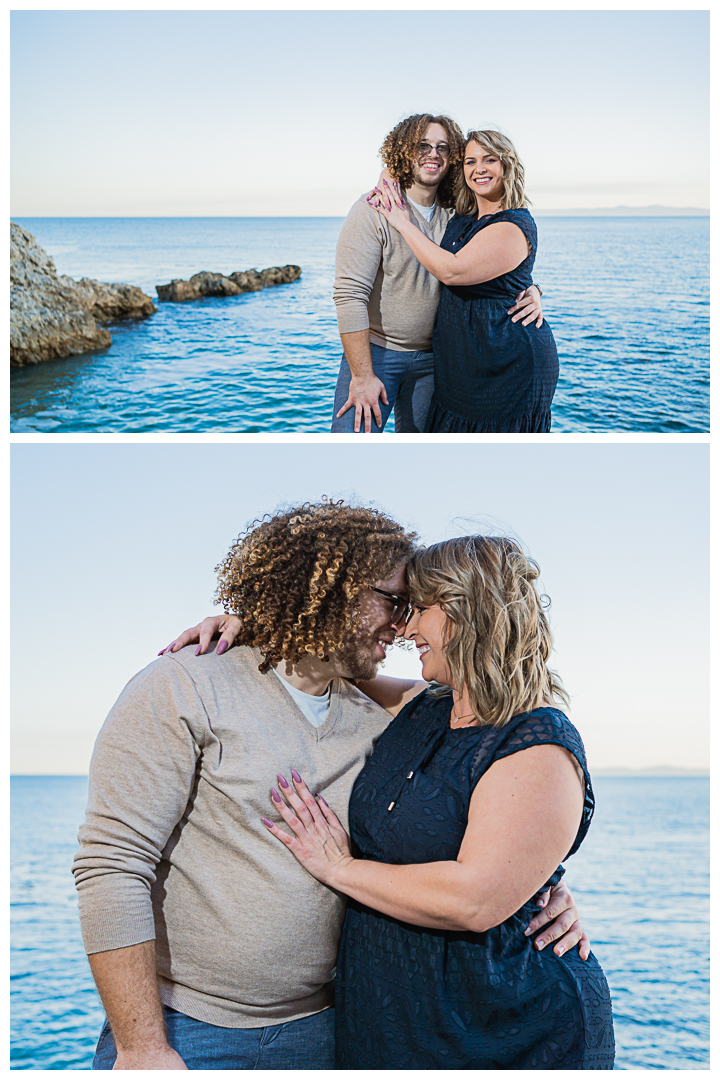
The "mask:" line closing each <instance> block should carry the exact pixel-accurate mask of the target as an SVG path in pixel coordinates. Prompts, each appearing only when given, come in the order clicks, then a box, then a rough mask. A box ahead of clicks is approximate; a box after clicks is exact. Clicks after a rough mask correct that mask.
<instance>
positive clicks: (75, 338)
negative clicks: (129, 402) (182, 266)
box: [10, 222, 157, 366]
mask: <svg viewBox="0 0 720 1080" xmlns="http://www.w3.org/2000/svg"><path fill="white" fill-rule="evenodd" d="M154 311H157V308H156V307H155V305H154V304H153V302H152V300H151V299H150V297H149V296H146V295H145V293H143V292H141V290H140V289H138V288H136V287H135V286H134V285H108V284H105V283H104V282H101V281H93V280H92V279H90V278H82V280H81V281H74V280H73V279H72V278H69V277H65V276H59V275H58V273H57V271H56V270H55V263H54V262H53V260H52V259H51V257H50V256H49V255H48V254H47V252H45V251H43V249H42V248H41V247H40V245H39V244H38V243H37V242H36V241H35V237H34V236H32V235H31V234H30V233H29V232H27V230H25V229H23V228H22V226H20V225H17V224H15V222H11V223H10V363H11V364H13V365H15V366H22V365H24V364H38V363H40V362H41V361H42V360H54V359H56V358H58V357H63V356H75V355H77V354H78V353H84V352H91V351H93V350H95V349H107V348H108V346H109V345H111V344H112V338H111V337H110V334H109V333H108V331H107V330H105V329H103V328H102V326H99V325H98V323H105V322H112V321H115V320H117V319H139V318H142V317H144V316H146V315H152V313H153V312H154Z"/></svg>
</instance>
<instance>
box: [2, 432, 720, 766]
mask: <svg viewBox="0 0 720 1080" xmlns="http://www.w3.org/2000/svg"><path fill="white" fill-rule="evenodd" d="M707 459H708V449H707V447H706V446H703V445H688V444H679V443H674V444H669V443H664V444H595V445H591V444H581V443H571V442H566V443H564V444H562V445H560V444H551V443H545V444H538V443H530V444H525V445H518V444H516V443H515V444H490V445H483V444H460V443H456V444H441V445H436V446H432V445H429V444H428V443H425V444H422V443H417V444H407V443H397V444H394V445H393V446H392V447H389V446H388V445H383V446H377V445H370V444H367V443H362V444H360V443H355V444H353V445H342V444H338V443H337V442H334V443H332V445H329V444H328V443H327V442H324V443H322V444H318V443H316V442H300V443H296V442H283V443H265V442H257V441H255V442H241V443H237V444H228V443H196V444H188V443H175V444H172V443H170V444H168V443H159V442H156V443H125V444H122V445H118V444H113V443H88V442H86V443H71V442H68V441H65V442H63V443H60V442H54V443H46V444H32V443H23V444H19V443H15V444H14V445H13V446H12V465H13V475H12V492H13V612H14V619H13V628H12V645H13V650H12V651H13V668H14V677H13V689H14V700H13V728H14V763H13V767H14V770H15V771H18V772H36V773H53V772H65V773H73V772H77V773H81V772H84V771H86V769H87V764H88V760H89V755H90V750H91V746H92V742H93V740H94V737H95V734H96V732H97V730H98V729H99V727H100V725H101V723H102V721H103V719H104V717H105V714H106V713H107V711H108V709H109V708H110V706H111V705H112V703H113V701H114V700H115V698H116V697H117V695H118V693H119V692H120V690H121V688H122V686H123V685H124V683H125V682H126V681H127V680H128V679H129V678H130V677H131V676H132V675H133V674H134V673H135V672H136V671H137V670H139V669H140V668H142V667H144V666H145V665H146V664H147V663H149V662H151V661H152V660H153V658H154V657H155V654H156V653H157V651H158V650H159V649H160V648H162V647H163V646H165V645H167V644H168V643H169V642H170V641H171V640H172V638H173V636H175V635H176V634H177V633H179V631H180V630H182V629H184V628H185V627H186V626H188V625H190V624H191V623H194V622H196V621H197V620H198V619H199V618H200V617H202V616H203V615H205V614H207V613H209V612H210V611H211V609H212V605H211V598H212V594H213V592H214V583H215V574H214V568H215V566H216V564H217V563H218V562H219V561H220V560H221V558H222V557H223V556H224V554H225V552H226V551H227V549H228V547H229V546H230V544H231V542H232V541H233V539H234V538H235V537H236V536H237V535H238V533H239V532H240V531H241V530H242V529H243V528H244V527H245V525H246V524H247V523H248V522H249V521H250V520H252V519H253V518H255V517H257V516H260V515H262V514H264V513H266V512H268V511H272V510H274V509H275V508H276V507H277V506H278V505H279V504H282V503H286V502H297V501H303V500H305V499H317V498H319V497H321V496H322V495H324V494H326V495H336V496H338V495H340V496H341V495H353V494H354V495H355V496H356V497H357V499H358V500H359V501H361V502H363V503H368V504H373V505H379V506H381V507H382V508H384V509H385V510H387V511H388V512H389V513H391V514H393V515H394V516H395V517H396V519H397V520H399V521H400V522H402V523H403V524H404V525H406V526H410V527H413V528H415V529H417V530H418V531H419V532H420V534H421V535H422V537H423V538H424V539H426V540H428V541H433V540H438V539H441V538H443V537H448V536H455V535H460V534H462V533H465V532H472V531H483V530H485V531H487V530H488V529H489V528H491V529H493V530H495V531H506V532H511V533H512V534H513V535H515V536H517V537H518V538H520V539H521V540H522V541H523V542H524V544H525V545H526V547H527V548H528V549H529V551H530V553H531V554H533V555H534V556H535V557H536V558H537V560H538V561H539V563H540V566H541V569H542V584H543V587H544V590H545V591H546V592H547V593H548V594H549V595H550V596H551V598H552V609H551V615H552V622H553V626H554V630H555V633H556V646H557V652H556V657H555V666H556V668H557V669H558V670H559V672H560V674H561V675H562V676H563V678H564V680H565V683H566V686H567V688H568V690H569V691H570V693H571V695H572V697H573V710H572V715H573V719H574V720H575V722H576V723H577V725H578V727H579V728H580V730H581V732H582V734H583V737H584V739H585V742H586V746H587V749H588V754H589V759H590V763H591V765H594V766H596V767H599V766H603V767H604V766H612V765H626V766H631V767H643V766H652V765H662V764H672V765H681V766H686V767H698V766H699V767H705V766H706V765H707V763H708V758H707V701H706V692H707V681H708V679H707V674H708V672H707V655H708V642H707V617H708V602H707V593H708V588H707V584H708V537H707V526H708V522H707V517H708V509H707V508H708V480H707ZM415 664H416V661H415V660H414V658H409V657H405V658H400V660H399V661H398V660H397V659H393V660H392V661H391V662H390V666H389V670H390V671H391V673H392V672H395V673H399V672H401V671H406V670H408V667H410V669H412V670H413V672H415V671H416V670H417V669H416V667H415V666H414V665H415Z"/></svg>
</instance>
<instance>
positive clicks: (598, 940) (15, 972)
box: [11, 776, 709, 1069]
mask: <svg viewBox="0 0 720 1080" xmlns="http://www.w3.org/2000/svg"><path fill="white" fill-rule="evenodd" d="M594 786H595V790H596V795H597V800H598V809H597V812H596V815H595V820H594V822H593V825H592V827H591V829H590V833H589V836H588V839H587V840H586V841H585V843H584V845H583V847H582V848H581V850H580V852H579V853H578V854H577V855H575V856H574V857H573V858H572V859H571V860H569V863H568V881H569V883H570V885H571V886H572V888H573V890H574V892H575V894H576V896H577V898H578V900H579V902H580V905H581V910H582V915H583V919H584V923H585V926H586V927H587V929H588V931H589V933H590V935H591V939H592V943H593V949H594V951H595V953H596V955H597V957H598V959H599V960H600V963H601V964H602V965H603V968H604V969H605V973H606V975H607V978H608V982H609V984H610V989H611V993H612V998H613V1008H614V1013H615V1033H616V1040H617V1048H618V1050H617V1063H616V1067H617V1068H619V1069H707V1068H709V1052H708V1038H709V1017H708V996H709V970H708V891H709V877H708V842H709V838H708V800H709V782H708V781H707V780H706V779H704V778H698V779H665V778H663V779H654V778H652V779H651V778H622V779H615V778H612V777H598V778H597V779H596V780H595V784H594ZM86 790H87V779H86V778H85V777H30V776H21V777H13V779H12V882H11V888H12V961H11V964H12V967H11V975H12V998H11V1000H12V1067H13V1068H14V1069H87V1068H89V1067H90V1061H91V1059H92V1053H93V1048H94V1044H95V1042H96V1040H97V1036H98V1033H99V1030H100V1026H101V1022H102V1010H101V1009H100V1007H99V1004H98V999H97V997H96V995H95V992H94V990H93V984H92V980H91V978H90V972H89V968H88V965H87V961H86V959H85V955H84V953H83V949H82V943H81V938H80V930H79V927H78V922H77V910H76V902H75V890H74V886H73V881H72V877H71V875H70V862H71V859H72V855H73V853H74V851H75V847H76V835H77V827H78V824H79V822H80V821H81V819H82V815H83V808H84V803H85V797H86Z"/></svg>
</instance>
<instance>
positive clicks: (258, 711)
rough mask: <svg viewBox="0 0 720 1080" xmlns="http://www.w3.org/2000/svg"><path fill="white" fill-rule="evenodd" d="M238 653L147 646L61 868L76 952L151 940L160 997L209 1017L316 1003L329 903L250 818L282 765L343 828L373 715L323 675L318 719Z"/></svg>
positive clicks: (106, 730)
mask: <svg viewBox="0 0 720 1080" xmlns="http://www.w3.org/2000/svg"><path fill="white" fill-rule="evenodd" d="M260 659H261V657H260V654H259V653H257V652H255V651H254V650H251V649H247V648H235V649H231V650H230V651H229V652H228V653H227V654H226V655H225V656H223V657H217V656H215V654H214V653H210V654H208V655H206V656H199V657H196V656H195V655H194V651H193V649H192V648H191V647H189V648H186V649H183V650H182V651H181V652H180V653H178V654H176V655H175V656H163V657H162V658H161V659H160V660H156V661H155V662H154V663H152V664H150V666H149V667H147V668H145V670H144V671H141V672H140V673H139V674H138V675H136V676H135V678H133V679H132V680H131V681H130V683H128V685H127V686H126V687H125V689H124V690H123V692H122V694H121V695H120V698H119V700H118V701H117V703H116V704H115V706H114V707H113V709H112V710H111V712H110V715H109V716H108V718H107V720H106V721H105V724H104V726H103V728H102V730H101V732H100V734H99V736H98V740H97V743H96V746H95V751H94V754H93V758H92V764H91V769H90V792H89V801H88V807H87V815H86V820H85V823H84V824H83V825H82V826H81V828H80V834H79V840H80V849H79V851H78V852H77V855H76V856H75V860H74V864H73V871H74V874H75V878H76V884H77V888H78V893H79V905H80V919H81V924H82V931H83V938H84V942H85V948H86V951H87V952H88V953H95V952H104V951H106V950H109V949H118V948H122V947H124V946H127V945H134V944H138V943H139V942H142V941H148V940H151V939H153V938H155V940H156V949H157V963H158V978H159V985H160V997H161V999H162V1001H163V1002H164V1003H165V1004H166V1005H169V1006H170V1007H171V1008H173V1009H177V1010H178V1011H180V1012H183V1013H186V1014H187V1015H189V1016H192V1017H195V1018H196V1019H198V1020H204V1021H206V1022H208V1023H211V1024H216V1025H219V1026H220V1027H240V1028H242V1027H262V1026H265V1025H267V1024H273V1023H282V1022H284V1021H287V1020H294V1019H299V1018H300V1017H303V1016H308V1015H310V1014H312V1013H315V1012H318V1011H320V1010H321V1009H324V1008H326V1007H327V1006H328V1005H330V1004H332V979H333V974H334V967H335V957H336V950H337V944H338V939H339V935H340V929H341V926H342V919H343V913H344V903H343V900H342V899H341V897H340V896H338V895H336V894H335V893H333V892H332V891H331V890H330V889H327V888H326V887H325V886H324V885H321V884H320V883H319V882H317V881H316V880H315V879H314V878H313V877H311V876H310V874H308V873H307V871H306V870H304V869H303V867H302V866H300V864H299V863H298V862H296V860H295V859H294V857H293V856H292V854H291V853H290V852H289V851H287V849H286V848H285V847H284V846H283V845H282V844H281V843H280V842H279V841H278V840H276V839H275V838H274V837H273V836H272V835H271V834H270V833H269V832H268V831H267V829H266V828H265V826H264V825H263V824H262V822H261V820H260V818H261V817H262V816H265V817H267V818H270V819H271V820H274V821H277V822H278V823H280V824H282V826H283V828H285V827H286V826H285V825H284V822H282V821H281V818H280V816H279V814H277V812H276V811H275V809H274V807H273V804H272V803H271V801H270V787H271V786H273V785H274V786H275V787H277V786H278V782H277V779H276V774H277V773H278V772H281V773H283V775H285V776H286V777H289V776H290V769H291V768H294V769H296V770H297V771H298V772H299V773H300V775H301V776H302V777H303V779H304V780H305V781H306V782H307V783H308V785H309V786H310V788H311V790H312V791H318V790H319V791H321V792H322V794H323V797H324V798H325V799H326V801H327V802H328V803H329V804H330V806H332V807H333V809H334V810H335V811H336V813H337V814H338V816H339V817H340V818H341V820H342V821H343V823H344V824H346V823H347V808H348V801H349V797H350V792H351V790H352V786H353V783H354V781H355V778H356V776H357V774H358V772H359V771H360V769H361V768H362V766H363V764H364V762H365V760H366V759H367V757H368V755H369V754H370V752H371V750H372V746H373V745H374V742H375V740H376V739H377V738H378V736H379V735H380V734H381V732H382V731H383V730H384V728H385V727H386V726H387V724H388V722H389V717H388V714H387V713H386V712H385V711H384V710H383V709H381V708H379V706H377V705H375V704H374V703H373V702H371V701H370V700H369V699H368V698H366V697H365V696H364V695H363V694H361V693H360V691H359V690H357V689H356V688H355V687H354V686H352V685H351V684H349V683H346V682H344V681H342V680H336V681H335V682H333V684H332V688H331V695H330V709H329V713H328V717H327V719H326V720H325V722H324V723H323V724H322V725H321V727H319V728H317V729H316V728H314V727H313V726H312V724H310V723H309V722H308V720H307V719H306V718H305V717H304V716H303V714H302V712H301V711H300V709H299V708H298V707H297V705H296V704H295V702H294V701H293V700H292V698H291V697H290V695H289V694H288V693H287V691H286V690H285V689H284V687H283V686H282V684H281V683H280V680H279V679H278V678H277V676H276V675H275V673H274V672H273V671H270V672H269V673H268V674H267V675H261V674H260V673H259V671H258V670H257V667H258V663H259V661H260Z"/></svg>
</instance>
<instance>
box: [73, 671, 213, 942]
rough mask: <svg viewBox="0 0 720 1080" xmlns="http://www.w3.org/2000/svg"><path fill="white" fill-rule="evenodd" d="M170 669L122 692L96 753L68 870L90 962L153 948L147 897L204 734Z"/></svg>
mask: <svg viewBox="0 0 720 1080" xmlns="http://www.w3.org/2000/svg"><path fill="white" fill-rule="evenodd" d="M170 659H171V658H169V657H163V658H162V660H159V661H155V662H154V663H153V664H151V665H150V666H149V667H147V668H145V670H144V671H141V672H140V673H139V675H136V676H135V678H134V679H132V680H131V681H130V683H128V685H127V686H126V687H125V689H124V690H123V692H122V694H121V695H120V697H119V699H118V701H117V702H116V704H115V705H114V706H113V708H112V709H111V711H110V714H109V715H108V718H107V720H106V721H105V723H104V725H103V727H102V729H101V731H100V734H99V735H98V738H97V742H96V743H95V749H94V751H93V756H92V761H91V763H90V783H89V795H88V805H87V811H86V816H85V822H84V823H83V825H81V826H80V831H79V835H78V840H79V841H80V848H79V850H78V852H77V854H76V855H75V859H74V861H73V873H74V875H75V884H76V886H77V890H78V902H79V908H80V923H81V927H82V933H83V941H84V944H85V951H86V952H87V953H88V954H90V953H95V952H106V951H108V950H110V949H120V948H124V947H125V946H128V945H137V944H139V943H140V942H142V941H150V940H153V939H154V938H155V924H154V919H153V909H152V901H151V894H150V887H151V885H152V883H153V882H154V881H155V869H156V866H157V864H158V862H159V861H160V858H161V856H162V852H163V849H164V848H165V846H166V844H167V842H168V840H169V838H170V836H171V834H172V832H173V830H174V829H175V826H176V825H177V824H178V822H180V821H181V819H182V817H183V815H184V814H185V811H186V809H187V805H188V802H189V800H190V797H191V795H192V792H193V789H194V785H195V773H196V765H197V762H198V759H199V757H200V755H201V752H202V743H203V741H204V740H203V732H208V731H209V728H208V724H207V718H206V715H205V710H204V708H203V705H202V702H201V700H200V697H199V695H198V693H197V690H196V688H195V685H194V683H193V681H192V680H191V679H190V677H189V676H188V675H187V673H186V672H185V670H184V669H183V668H182V667H181V666H180V665H179V664H178V663H177V662H176V661H174V662H173V661H171V662H170V663H167V662H166V661H168V660H170Z"/></svg>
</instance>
